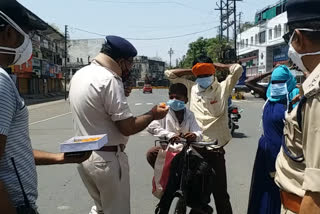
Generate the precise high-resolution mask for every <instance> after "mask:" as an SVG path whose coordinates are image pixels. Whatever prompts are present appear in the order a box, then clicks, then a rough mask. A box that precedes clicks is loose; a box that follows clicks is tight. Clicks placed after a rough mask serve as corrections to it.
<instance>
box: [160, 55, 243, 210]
mask: <svg viewBox="0 0 320 214" xmlns="http://www.w3.org/2000/svg"><path fill="white" fill-rule="evenodd" d="M216 69H217V70H221V71H224V72H230V74H229V75H228V76H227V78H226V79H225V80H224V81H222V82H221V83H219V82H218V81H217V78H215V77H214V74H215V71H216ZM242 72H243V69H242V67H241V66H240V65H239V64H234V65H224V64H221V63H213V62H212V60H211V59H210V58H209V57H206V56H202V57H199V58H198V59H196V60H195V61H194V63H193V68H192V70H191V69H176V70H168V71H166V72H165V74H166V76H167V77H168V79H169V80H170V81H171V82H173V83H178V82H180V83H183V84H184V85H186V86H187V88H188V92H189V95H188V96H189V97H190V104H189V105H190V110H191V111H192V112H193V113H194V115H195V117H196V120H197V122H198V124H199V126H200V128H201V129H202V130H203V140H204V141H208V142H210V141H213V140H215V139H217V140H218V144H217V145H216V146H213V147H207V148H203V149H202V150H201V151H199V152H200V153H201V155H203V156H204V157H205V158H206V159H208V161H209V164H210V165H211V166H212V167H213V169H214V170H215V172H216V180H215V187H214V188H213V190H212V193H213V196H214V200H215V204H216V209H217V213H218V214H230V213H232V208H231V204H230V197H229V194H228V192H227V175H226V166H225V159H224V154H225V151H224V148H223V147H224V146H225V145H226V144H227V143H228V142H229V141H230V140H231V138H232V137H231V134H230V130H229V126H228V113H227V111H228V98H229V96H230V95H231V93H232V89H233V88H234V86H235V85H236V84H237V82H238V80H239V78H240V76H241V74H242ZM185 75H194V76H195V77H196V78H197V79H196V82H193V81H190V80H187V79H185V78H183V76H185Z"/></svg>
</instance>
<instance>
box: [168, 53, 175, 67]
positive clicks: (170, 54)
mask: <svg viewBox="0 0 320 214" xmlns="http://www.w3.org/2000/svg"><path fill="white" fill-rule="evenodd" d="M168 54H169V56H170V65H169V66H170V68H172V67H171V59H172V55H173V54H174V52H173V50H172V48H170V50H169V51H168Z"/></svg>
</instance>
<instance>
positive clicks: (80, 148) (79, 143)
mask: <svg viewBox="0 0 320 214" xmlns="http://www.w3.org/2000/svg"><path fill="white" fill-rule="evenodd" d="M106 144H108V136H107V135H106V134H103V135H91V136H81V137H80V136H79V137H73V138H71V139H69V140H67V141H65V142H63V143H61V144H60V152H63V153H70V152H84V151H95V150H99V149H101V148H102V147H103V146H105V145H106Z"/></svg>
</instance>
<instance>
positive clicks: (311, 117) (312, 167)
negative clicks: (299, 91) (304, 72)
mask: <svg viewBox="0 0 320 214" xmlns="http://www.w3.org/2000/svg"><path fill="white" fill-rule="evenodd" d="M319 98H320V95H319V94H318V95H315V97H314V98H310V100H308V101H307V103H306V105H305V107H304V109H302V113H303V114H302V115H303V121H302V133H303V137H302V142H303V153H304V156H305V163H306V169H305V173H304V180H303V185H302V188H303V189H304V190H305V191H306V194H305V196H304V197H303V200H302V203H301V207H300V212H299V213H300V214H314V213H320V179H319V177H320V153H319V151H320V145H319V139H320V132H319V127H320V120H319V119H315V118H319V117H320V113H319V108H320V102H319Z"/></svg>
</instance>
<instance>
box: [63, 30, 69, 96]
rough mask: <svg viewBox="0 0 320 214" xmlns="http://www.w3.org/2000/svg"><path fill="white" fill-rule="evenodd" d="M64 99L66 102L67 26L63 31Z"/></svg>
mask: <svg viewBox="0 0 320 214" xmlns="http://www.w3.org/2000/svg"><path fill="white" fill-rule="evenodd" d="M64 55H65V56H64V99H65V100H67V60H68V25H65V30H64Z"/></svg>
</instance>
